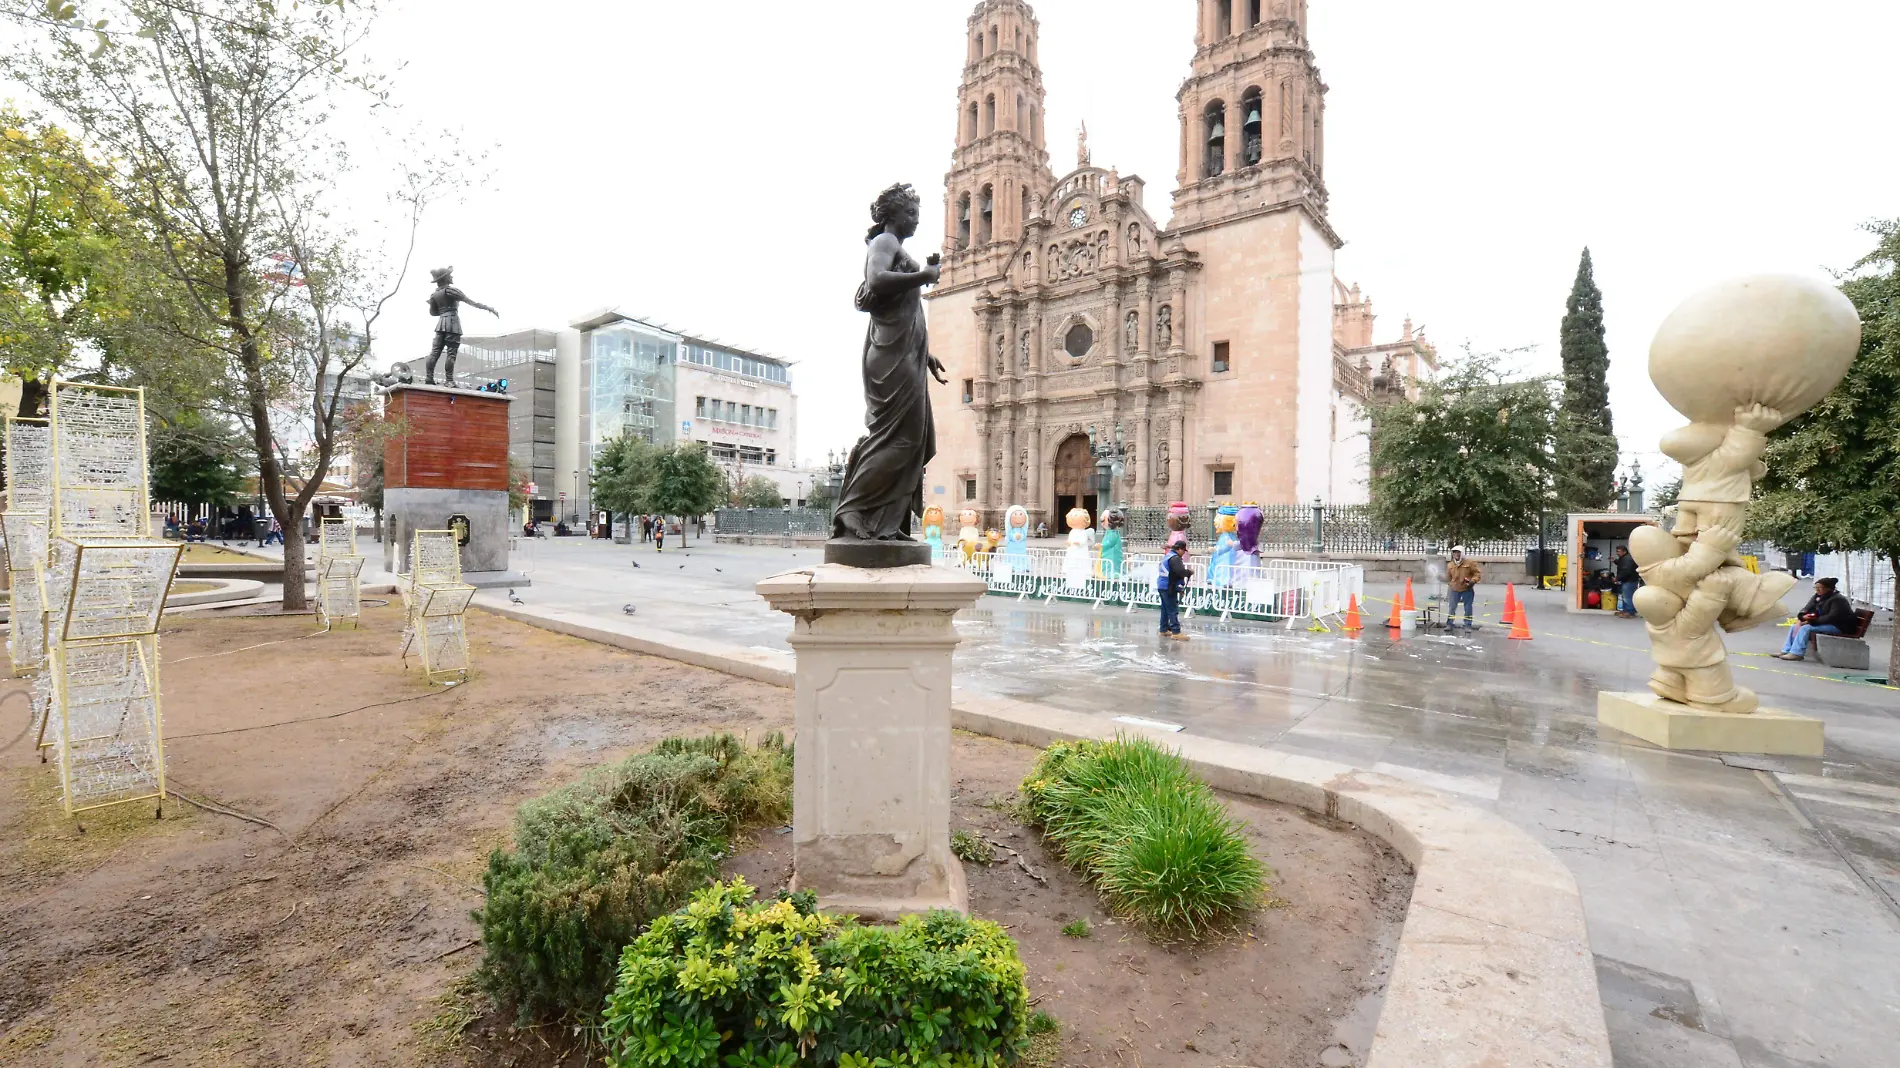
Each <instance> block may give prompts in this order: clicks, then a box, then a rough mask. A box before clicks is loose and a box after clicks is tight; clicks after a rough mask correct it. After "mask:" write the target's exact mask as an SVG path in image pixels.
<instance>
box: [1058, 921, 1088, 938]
mask: <svg viewBox="0 0 1900 1068" xmlns="http://www.w3.org/2000/svg"><path fill="white" fill-rule="evenodd" d="M1062 933H1063V934H1065V935H1068V936H1069V937H1070V938H1087V937H1088V936H1089V935H1090V934H1091V933H1093V932H1092V930H1091V929H1090V927H1089V921H1088V920H1087V919H1086V918H1084V919H1080V920H1070V921H1069V922H1068V923H1065V924H1063V925H1062Z"/></svg>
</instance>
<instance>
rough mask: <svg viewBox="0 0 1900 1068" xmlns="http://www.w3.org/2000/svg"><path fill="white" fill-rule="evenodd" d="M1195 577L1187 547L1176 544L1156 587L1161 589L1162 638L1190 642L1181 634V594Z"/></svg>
mask: <svg viewBox="0 0 1900 1068" xmlns="http://www.w3.org/2000/svg"><path fill="white" fill-rule="evenodd" d="M1193 575H1194V571H1193V569H1191V568H1189V567H1188V566H1187V545H1186V544H1184V543H1181V542H1176V543H1175V544H1174V545H1172V546H1170V547H1169V549H1168V555H1167V557H1166V559H1164V560H1163V561H1162V563H1161V574H1160V575H1159V576H1158V577H1157V579H1156V585H1157V586H1159V587H1160V589H1161V636H1162V637H1163V638H1171V639H1173V640H1175V641H1177V642H1184V641H1187V640H1188V637H1187V635H1185V634H1182V633H1181V592H1182V591H1183V590H1185V589H1187V584H1188V579H1190V578H1192V577H1193Z"/></svg>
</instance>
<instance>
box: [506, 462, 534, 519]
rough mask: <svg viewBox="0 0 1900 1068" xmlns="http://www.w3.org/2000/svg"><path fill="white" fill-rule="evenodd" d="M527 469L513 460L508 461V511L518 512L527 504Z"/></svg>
mask: <svg viewBox="0 0 1900 1068" xmlns="http://www.w3.org/2000/svg"><path fill="white" fill-rule="evenodd" d="M528 482H529V479H528V471H527V469H526V468H524V467H522V466H521V465H520V464H518V463H516V462H514V461H513V460H510V461H508V511H509V513H510V514H512V513H515V512H519V511H520V510H521V509H523V508H526V507H527V506H528Z"/></svg>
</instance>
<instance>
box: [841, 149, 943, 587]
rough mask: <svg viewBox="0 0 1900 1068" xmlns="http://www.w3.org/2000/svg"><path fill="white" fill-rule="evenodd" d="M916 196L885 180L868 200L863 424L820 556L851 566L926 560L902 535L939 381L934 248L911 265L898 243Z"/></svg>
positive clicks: (931, 446)
mask: <svg viewBox="0 0 1900 1068" xmlns="http://www.w3.org/2000/svg"><path fill="white" fill-rule="evenodd" d="M922 207H923V205H922V202H921V201H920V200H919V199H918V196H917V193H916V191H915V190H913V189H912V188H911V187H910V186H908V185H903V184H899V185H894V186H891V187H890V188H889V189H886V190H885V191H884V192H883V193H881V194H879V195H878V198H877V202H876V203H874V204H873V205H871V219H872V222H873V225H872V227H871V232H870V235H869V236H868V237H867V238H866V241H867V243H868V244H869V246H870V247H869V249H868V250H867V252H866V254H865V261H864V281H863V283H862V284H861V285H859V286H858V294H857V307H858V310H859V311H862V312H868V313H869V314H870V316H871V323H870V327H869V329H868V330H867V331H866V333H865V337H864V406H865V426H866V432H865V435H864V436H863V437H862V438H859V439H858V443H857V444H856V445H855V446H853V447H852V449H851V458H850V461H849V463H848V464H847V466H846V468H845V476H844V487H843V489H842V490H841V491H840V492H839V496H838V510H837V513H836V515H835V516H834V517H833V519H832V527H831V541H830V542H829V543H827V544H826V546H825V560H826V562H828V563H837V564H849V565H853V566H857V567H900V566H904V565H908V564H918V563H923V564H928V563H929V562H930V548H929V546H927V545H925V544H923V543H922V542H918V541H915V540H914V539H912V538H911V536H910V517H911V516H912V514H920V513H922V511H923V508H924V466H925V465H926V464H928V463H929V462H930V460H931V457H933V456H935V455H936V453H937V430H936V425H935V423H934V422H933V421H932V418H931V413H930V378H931V377H934V378H935V379H936V380H937V381H938V382H939V383H943V384H947V383H948V381H949V380H948V379H946V378H945V377H944V368H943V364H942V363H940V362H938V360H937V358H936V357H934V356H932V355H931V354H930V340H929V335H928V332H927V331H926V329H925V326H924V303H923V287H925V286H928V285H935V284H936V282H937V278H938V274H939V267H938V259H939V258H938V257H937V256H936V255H935V254H934V253H933V254H932V255H931V256H930V258H929V260H928V261H927V262H926V263H925V264H924V266H922V267H919V266H918V265H917V262H916V261H915V260H913V259H911V257H910V254H909V253H907V252H905V251H904V241H905V239H907V238H909V237H910V236H912V235H913V234H915V233H916V232H917V221H918V218H919V216H920V215H921V214H922Z"/></svg>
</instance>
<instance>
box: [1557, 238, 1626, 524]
mask: <svg viewBox="0 0 1900 1068" xmlns="http://www.w3.org/2000/svg"><path fill="white" fill-rule="evenodd" d="M1562 354H1563V364H1564V399H1563V409H1562V411H1561V412H1560V413H1559V415H1558V421H1557V434H1556V444H1557V470H1556V476H1557V477H1556V486H1557V499H1558V502H1559V505H1560V506H1561V507H1563V508H1565V509H1567V510H1569V511H1573V512H1594V511H1599V510H1601V509H1603V508H1605V507H1607V506H1608V505H1609V503H1610V501H1611V499H1612V498H1613V497H1614V496H1615V494H1616V488H1615V482H1616V460H1617V448H1616V428H1615V425H1614V424H1613V423H1612V422H1611V420H1610V381H1609V374H1610V349H1609V346H1608V345H1606V344H1604V341H1603V291H1602V290H1599V289H1598V288H1597V282H1596V277H1595V274H1594V273H1593V272H1592V270H1591V267H1590V250H1589V249H1587V248H1586V249H1584V250H1583V260H1582V262H1580V263H1578V264H1577V280H1576V282H1575V283H1573V284H1572V285H1571V287H1570V301H1569V304H1568V305H1567V307H1566V308H1565V311H1564V321H1563V330H1562Z"/></svg>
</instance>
